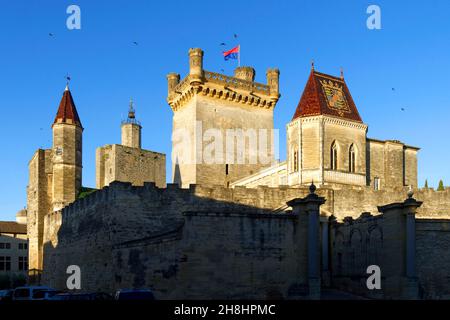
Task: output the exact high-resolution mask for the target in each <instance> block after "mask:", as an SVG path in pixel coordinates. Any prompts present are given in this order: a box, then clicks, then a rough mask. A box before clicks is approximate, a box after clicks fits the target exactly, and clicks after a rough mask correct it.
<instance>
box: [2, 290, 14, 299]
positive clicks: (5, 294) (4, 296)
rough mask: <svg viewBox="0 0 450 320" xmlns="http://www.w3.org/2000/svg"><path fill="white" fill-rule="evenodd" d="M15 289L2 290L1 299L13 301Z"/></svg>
mask: <svg viewBox="0 0 450 320" xmlns="http://www.w3.org/2000/svg"><path fill="white" fill-rule="evenodd" d="M13 293H14V290H0V301H11V300H12V296H13Z"/></svg>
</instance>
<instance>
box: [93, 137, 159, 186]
mask: <svg viewBox="0 0 450 320" xmlns="http://www.w3.org/2000/svg"><path fill="white" fill-rule="evenodd" d="M96 176H97V177H96V178H97V179H96V180H97V184H96V185H97V189H101V188H103V187H104V186H108V185H109V184H110V183H111V182H113V181H123V182H131V183H133V184H134V185H136V186H142V185H144V182H155V183H156V185H157V186H159V187H164V186H165V185H166V155H165V154H162V153H158V152H154V151H149V150H144V149H138V148H132V147H127V146H123V145H120V144H113V145H106V146H104V147H100V148H98V149H97V152H96Z"/></svg>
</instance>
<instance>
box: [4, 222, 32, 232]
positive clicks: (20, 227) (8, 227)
mask: <svg viewBox="0 0 450 320" xmlns="http://www.w3.org/2000/svg"><path fill="white" fill-rule="evenodd" d="M0 233H16V234H26V233H27V225H26V224H20V223H17V222H15V221H0Z"/></svg>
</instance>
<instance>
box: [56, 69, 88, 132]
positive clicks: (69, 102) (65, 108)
mask: <svg viewBox="0 0 450 320" xmlns="http://www.w3.org/2000/svg"><path fill="white" fill-rule="evenodd" d="M67 78H68V79H70V77H67ZM53 123H54V124H56V123H66V124H74V125H77V126H79V127H82V125H81V121H80V117H79V116H78V112H77V108H76V107H75V102H74V101H73V98H72V94H71V93H70V90H69V82H67V84H66V88H65V90H64V93H63V96H62V98H61V101H60V103H59V107H58V112H57V113H56V117H55V121H54V122H53Z"/></svg>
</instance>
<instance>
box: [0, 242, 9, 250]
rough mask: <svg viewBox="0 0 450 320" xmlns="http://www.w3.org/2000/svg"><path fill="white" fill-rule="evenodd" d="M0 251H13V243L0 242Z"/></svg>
mask: <svg viewBox="0 0 450 320" xmlns="http://www.w3.org/2000/svg"><path fill="white" fill-rule="evenodd" d="M0 249H11V243H8V242H0Z"/></svg>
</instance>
